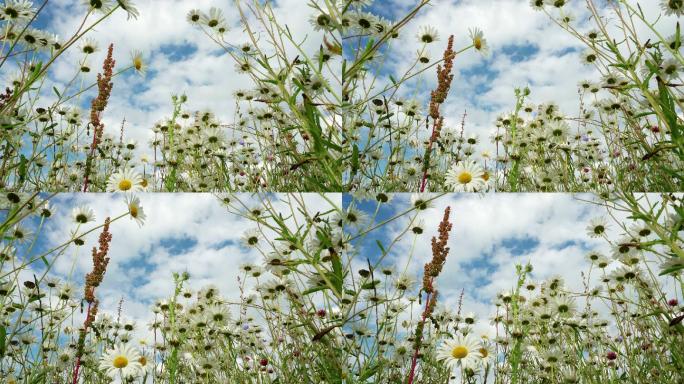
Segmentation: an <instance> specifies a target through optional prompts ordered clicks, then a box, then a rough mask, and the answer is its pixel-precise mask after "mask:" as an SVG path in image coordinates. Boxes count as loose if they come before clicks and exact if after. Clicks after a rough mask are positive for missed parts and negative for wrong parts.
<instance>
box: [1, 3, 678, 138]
mask: <svg viewBox="0 0 684 384" xmlns="http://www.w3.org/2000/svg"><path fill="white" fill-rule="evenodd" d="M134 3H135V4H136V6H137V8H138V9H139V11H140V17H139V18H138V19H136V20H133V19H131V20H127V19H126V15H125V13H124V12H116V13H115V14H114V15H113V16H112V17H111V18H110V19H108V20H106V21H105V22H103V23H102V24H101V25H98V26H97V27H96V29H95V31H93V32H92V33H89V34H87V35H86V37H91V38H93V39H95V41H97V42H98V44H99V46H100V51H99V52H96V53H95V54H94V55H92V58H91V60H90V61H91V66H92V67H93V70H92V71H91V73H89V74H87V75H86V76H84V79H83V81H84V84H88V83H90V82H93V81H94V80H95V76H96V73H97V72H98V71H99V69H100V68H101V64H102V60H103V58H104V56H105V50H106V47H107V46H108V45H109V43H114V46H115V52H114V57H115V59H116V60H117V63H118V64H119V65H120V66H125V65H129V63H130V55H131V52H132V51H135V50H139V51H142V53H143V56H144V57H145V62H146V65H147V67H148V72H147V75H146V76H145V77H144V78H143V77H140V76H137V75H135V74H133V73H129V74H126V75H124V77H123V78H120V79H118V80H115V84H114V89H113V93H112V97H111V99H110V103H109V106H108V107H107V110H106V112H105V114H104V121H105V124H106V126H107V128H106V129H107V130H108V131H109V132H111V133H116V134H117V136H118V129H119V127H120V124H121V121H122V120H123V118H126V121H127V124H126V130H125V136H126V138H130V139H135V140H138V141H139V142H141V143H144V142H146V141H147V140H148V139H149V138H151V137H152V133H151V128H152V127H153V125H154V123H155V122H157V121H159V120H161V119H162V118H164V117H166V116H168V115H169V114H170V112H171V100H170V98H171V95H172V94H180V93H186V94H187V95H188V96H189V103H188V105H187V109H189V110H201V109H205V108H208V109H211V110H213V111H214V112H216V114H217V115H218V116H219V117H220V118H221V119H223V121H224V122H232V121H233V119H234V117H235V116H234V113H235V103H234V102H233V99H232V93H233V91H235V90H237V89H241V88H249V87H250V86H251V82H250V80H249V79H248V78H247V77H246V76H244V75H241V74H238V73H236V72H235V69H234V67H233V62H232V59H231V58H230V57H229V56H228V55H226V54H225V53H224V52H222V50H221V49H219V48H218V46H217V45H216V44H215V43H214V42H212V41H211V40H210V39H209V38H208V37H206V36H205V35H204V34H203V33H202V32H201V31H199V30H198V29H196V28H194V27H193V26H191V25H190V24H189V23H187V22H186V14H187V12H188V11H190V10H191V9H193V8H198V9H200V10H203V11H207V10H208V9H209V8H210V7H212V6H216V7H219V8H221V9H222V10H223V11H224V15H225V18H226V22H227V24H228V25H229V26H230V27H231V29H230V30H229V31H228V32H227V34H226V40H227V41H229V42H230V43H232V44H241V43H243V42H246V41H247V37H246V35H245V34H244V33H243V32H242V28H241V27H240V26H239V22H238V20H239V17H238V16H239V15H238V12H237V10H236V8H235V6H234V5H233V1H232V0H196V1H192V2H188V1H183V0H165V1H164V5H165V6H163V7H160V6H159V2H158V1H157V0H137V1H135V2H134ZM304 3H305V2H304V0H277V1H274V4H275V5H274V11H275V13H276V14H277V15H278V16H279V17H280V21H281V23H283V24H286V25H287V26H288V28H289V29H290V30H291V31H292V33H293V35H294V36H296V37H297V38H299V39H303V38H304V37H306V36H308V38H307V39H306V41H305V43H304V49H305V50H306V51H309V52H311V51H317V49H318V47H319V45H320V33H319V32H315V31H313V28H312V26H311V24H310V23H309V20H308V18H309V16H310V15H311V14H312V13H313V11H312V9H311V8H309V7H307V6H303V4H304ZM415 3H416V2H415V1H414V0H387V1H375V2H374V4H373V6H372V7H371V8H370V9H371V10H373V11H374V12H377V13H379V14H382V15H383V16H385V17H387V18H390V19H394V20H396V19H397V18H398V17H400V16H402V15H403V14H405V12H406V11H407V10H408V9H410V8H411V7H412V6H413V5H415ZM642 3H643V4H641V5H642V8H643V9H644V10H645V12H646V14H647V15H649V16H650V17H653V16H656V15H657V14H658V13H659V7H658V4H657V2H655V1H652V2H642ZM47 8H48V11H47V13H46V14H45V15H43V17H41V19H40V20H39V24H38V25H39V26H41V27H44V28H45V29H47V30H48V31H50V32H54V33H57V34H58V35H59V36H61V37H62V38H63V39H64V38H67V37H68V36H71V33H73V31H74V29H75V27H76V26H77V25H78V23H79V22H80V21H81V18H82V16H83V15H84V14H85V11H86V9H85V6H84V5H83V3H82V1H80V0H51V1H50V2H49V3H48V6H47ZM293 9H296V10H297V12H293V11H292V10H293ZM552 13H554V12H552ZM567 13H570V14H572V15H574V16H575V17H576V18H577V20H578V21H577V23H578V24H577V27H578V29H579V30H586V29H588V25H587V23H586V20H585V19H586V16H587V12H586V10H584V9H583V6H582V4H581V2H573V3H572V4H571V5H569V7H568V10H567ZM673 20H674V19H672V18H667V17H666V18H664V21H663V23H662V25H663V26H664V27H663V28H665V29H667V28H669V29H670V30H665V31H663V33H664V34H666V35H667V34H669V33H670V32H671V30H672V29H673V28H674V23H673V22H672V21H673ZM422 26H432V27H435V28H436V29H437V30H438V31H439V36H440V40H439V41H438V42H437V43H434V44H431V46H430V47H429V51H430V53H431V55H432V57H433V58H436V57H441V55H442V52H443V50H444V46H445V44H446V40H447V38H448V36H449V35H450V34H454V35H455V38H456V43H455V45H456V47H464V46H467V45H468V44H469V38H468V30H469V28H475V27H477V28H480V29H482V30H483V31H484V34H485V38H486V39H487V40H488V42H489V45H490V46H491V51H492V55H491V56H490V57H488V58H483V57H481V56H480V55H479V54H477V53H476V52H474V51H470V52H467V53H466V54H463V55H460V56H459V57H457V58H456V61H455V70H456V77H455V79H454V83H453V86H452V91H451V94H450V96H449V98H448V99H447V102H446V104H445V105H444V106H443V111H442V112H443V113H444V114H445V115H446V124H447V127H449V126H451V127H457V126H458V125H459V124H460V121H461V116H462V114H463V112H464V111H466V110H467V111H468V119H467V121H466V132H467V133H475V134H477V135H479V136H480V138H481V142H482V145H483V148H491V146H490V144H489V139H488V135H489V133H490V132H491V131H492V129H493V128H494V125H493V123H494V121H495V119H496V117H497V115H499V114H500V113H504V112H508V111H510V110H511V109H512V108H513V106H514V97H513V89H514V88H515V87H522V86H525V85H529V86H530V87H531V89H532V100H533V101H535V102H545V101H548V100H554V101H556V102H557V103H558V104H559V105H560V106H561V109H562V110H563V111H565V112H566V113H568V114H572V113H574V112H575V111H576V110H577V97H576V84H577V82H578V81H580V80H585V79H590V80H595V79H596V78H598V74H597V73H596V72H595V71H594V70H593V69H592V68H591V67H587V66H584V65H582V64H581V63H580V60H579V53H578V52H577V49H578V47H579V44H578V43H577V41H575V40H574V39H573V38H572V37H570V36H569V35H568V34H567V33H566V32H564V31H562V30H561V28H559V27H558V26H557V25H555V24H554V23H553V22H552V21H551V20H550V19H549V18H548V17H547V16H546V15H545V14H544V13H542V12H539V11H535V10H533V9H532V8H531V7H530V6H529V2H528V1H527V0H486V1H483V0H433V1H431V3H430V5H428V6H426V7H425V8H424V9H423V10H422V11H421V12H420V13H419V14H418V15H417V16H416V18H415V19H414V20H413V21H412V23H410V24H409V25H408V26H407V27H406V28H405V29H404V32H403V34H402V36H401V37H400V39H399V41H398V42H396V43H394V45H393V47H392V53H391V60H390V61H389V64H391V65H390V66H389V67H387V68H386V71H389V70H391V71H393V72H395V74H396V73H402V72H403V70H404V69H405V68H406V66H407V65H408V64H407V63H408V62H410V61H411V59H413V58H414V57H415V55H416V51H417V49H418V48H419V46H420V44H419V42H418V41H417V39H416V37H415V35H416V33H417V31H418V29H419V28H420V27H422ZM666 27H667V28H666ZM82 58H83V56H82V54H80V53H79V52H78V50H77V49H74V50H72V51H70V52H68V53H67V54H66V55H64V56H63V57H62V58H61V59H60V60H59V61H58V62H57V63H56V65H55V67H54V68H53V71H52V73H51V78H52V79H53V80H54V81H56V83H57V84H56V85H57V88H60V84H62V85H63V84H66V82H68V81H69V79H71V78H72V77H73V76H74V74H75V73H76V68H77V65H78V62H79V60H81V59H82ZM4 72H5V73H3V74H0V78H2V77H5V76H10V75H11V73H10V71H4ZM385 81H388V79H387V78H385ZM435 82H436V79H435V75H434V70H429V71H428V72H427V73H426V74H425V76H423V77H422V78H421V79H416V81H414V82H412V83H410V86H408V87H406V89H405V90H404V91H403V92H404V93H403V96H415V97H418V98H419V99H422V100H425V99H426V98H427V97H428V95H429V91H430V90H431V89H432V88H434V85H435ZM51 88H52V87H46V93H47V94H46V96H45V97H46V99H50V98H52V97H54V95H51V93H52V91H51ZM93 95H94V90H93V91H91V92H88V93H86V94H85V95H83V96H82V97H81V99H80V100H79V101H77V103H79V104H80V105H81V106H83V107H84V109H87V108H88V103H89V102H90V100H91V98H92V97H93Z"/></svg>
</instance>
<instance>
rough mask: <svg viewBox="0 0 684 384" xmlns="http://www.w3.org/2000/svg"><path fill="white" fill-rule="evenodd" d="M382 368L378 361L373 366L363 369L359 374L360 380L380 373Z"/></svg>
mask: <svg viewBox="0 0 684 384" xmlns="http://www.w3.org/2000/svg"><path fill="white" fill-rule="evenodd" d="M379 369H380V363H379V362H376V363H375V364H373V365H372V366H370V367H368V368H365V367H364V369H363V370H362V371H361V374H360V375H359V379H360V380H366V379H367V378H369V377H371V376H373V375H375V374H376V373H378V370H379Z"/></svg>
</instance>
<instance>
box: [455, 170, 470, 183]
mask: <svg viewBox="0 0 684 384" xmlns="http://www.w3.org/2000/svg"><path fill="white" fill-rule="evenodd" d="M472 180H473V175H471V174H470V172H467V171H463V172H461V174H460V175H458V182H459V183H461V184H468V183H470V182H471V181H472Z"/></svg>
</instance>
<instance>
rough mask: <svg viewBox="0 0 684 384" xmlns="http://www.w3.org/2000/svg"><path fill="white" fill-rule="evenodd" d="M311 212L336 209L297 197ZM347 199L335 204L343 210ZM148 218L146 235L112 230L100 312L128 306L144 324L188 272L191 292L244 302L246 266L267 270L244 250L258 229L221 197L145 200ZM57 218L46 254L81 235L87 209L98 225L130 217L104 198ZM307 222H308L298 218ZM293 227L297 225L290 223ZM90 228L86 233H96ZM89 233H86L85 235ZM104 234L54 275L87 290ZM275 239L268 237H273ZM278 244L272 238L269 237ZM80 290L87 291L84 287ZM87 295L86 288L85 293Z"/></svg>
mask: <svg viewBox="0 0 684 384" xmlns="http://www.w3.org/2000/svg"><path fill="white" fill-rule="evenodd" d="M265 196H266V195H247V194H243V195H240V199H241V201H242V202H244V203H245V204H246V205H247V206H248V207H253V206H257V205H259V204H262V203H265V201H262V200H260V199H261V198H264V197H265ZM297 196H301V197H299V198H300V199H301V200H302V201H303V202H305V204H306V207H307V209H309V210H310V212H313V213H315V212H318V211H321V212H322V211H325V210H329V209H330V208H331V203H329V202H328V201H326V200H325V199H323V198H322V197H321V196H319V195H316V194H302V195H297ZM282 198H284V196H283V195H270V197H269V200H270V201H271V203H272V205H273V207H274V209H276V210H277V211H280V212H283V214H284V215H287V213H288V212H289V211H288V210H287V209H286V205H285V204H284V202H283V201H282V200H281V199H282ZM340 198H341V195H339V194H329V195H328V199H330V201H331V202H332V203H333V204H336V205H337V206H339V205H340V204H341V202H340ZM140 199H141V202H142V206H143V207H144V210H145V213H146V214H147V220H146V223H145V225H143V226H142V227H139V226H138V225H137V224H136V223H135V222H134V221H132V220H130V219H129V218H128V217H124V218H122V219H120V220H118V221H115V222H114V223H112V225H111V227H110V232H111V233H112V242H111V246H110V250H109V253H108V256H109V257H110V262H109V266H108V268H107V272H106V274H105V278H104V281H103V283H102V285H101V286H100V287H98V289H97V291H96V295H97V297H98V298H99V299H100V301H101V307H100V308H101V311H102V312H104V313H116V312H117V308H118V306H119V301H120V300H121V299H123V312H124V313H125V314H126V316H127V317H129V318H132V319H134V320H137V321H139V322H142V321H144V320H148V319H150V318H151V314H152V313H151V311H150V306H151V304H153V303H154V302H155V301H156V300H159V299H164V298H167V297H169V296H170V295H171V294H172V293H173V288H174V283H173V277H172V275H173V273H181V272H188V273H189V274H190V276H191V279H190V281H189V282H188V284H189V287H190V288H192V289H195V290H196V289H199V288H201V287H203V286H206V285H209V284H213V285H216V286H217V287H218V288H219V290H220V292H221V293H222V295H223V296H224V297H226V298H227V299H229V300H233V301H238V299H239V293H240V290H239V283H238V275H239V273H238V267H239V265H241V264H242V263H247V262H250V263H254V264H263V257H262V256H261V254H260V253H259V252H257V251H256V250H254V249H246V248H244V247H243V246H241V245H240V237H241V236H242V234H243V233H244V231H245V230H246V229H247V228H252V227H255V224H254V223H253V222H252V221H250V220H248V219H245V218H243V217H239V216H237V215H235V214H233V213H230V212H229V211H228V209H227V208H226V207H224V206H223V205H222V204H221V202H220V201H219V199H218V198H217V197H216V196H213V195H210V194H151V193H150V194H142V195H140ZM52 203H53V204H54V206H55V208H56V210H57V213H56V214H55V215H54V218H53V219H51V220H50V221H49V222H48V225H47V226H46V228H45V231H46V232H45V233H44V235H45V238H46V239H47V240H46V242H47V243H46V244H45V245H46V246H55V245H59V244H62V243H63V242H64V241H65V240H67V239H69V234H70V231H71V230H72V229H74V228H75V225H74V223H73V222H72V220H71V217H70V210H71V208H72V207H74V206H80V205H87V206H89V207H92V208H93V210H94V211H95V217H96V223H101V222H103V221H104V219H105V217H112V218H114V217H117V216H118V215H120V214H122V213H125V212H127V208H126V206H125V204H124V202H123V197H122V196H116V195H105V194H60V195H58V196H57V197H56V198H54V199H53V201H52ZM295 216H296V217H298V218H299V219H300V220H301V214H297V215H295ZM287 222H288V223H290V224H293V222H292V219H288V220H287ZM94 224H95V223H88V225H86V228H92V227H94ZM83 230H84V229H83V228H82V229H81V232H82V231H83ZM99 233H100V230H96V231H94V232H92V233H90V234H89V235H87V237H86V243H85V245H84V246H82V247H73V246H72V247H70V248H69V251H68V252H66V253H65V254H64V255H62V256H60V258H59V259H57V261H56V262H55V265H54V267H53V269H52V270H51V272H50V274H51V275H56V276H60V277H61V278H63V279H71V280H74V281H76V282H80V281H82V279H83V276H85V274H86V273H88V272H89V271H90V270H91V268H92V259H91V256H90V250H91V249H92V247H93V246H95V245H96V244H97V238H98V235H99ZM267 233H268V232H267ZM270 236H271V237H273V235H272V234H271V235H270ZM79 287H80V285H79ZM79 289H82V288H79Z"/></svg>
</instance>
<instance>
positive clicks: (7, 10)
mask: <svg viewBox="0 0 684 384" xmlns="http://www.w3.org/2000/svg"><path fill="white" fill-rule="evenodd" d="M42 3H43V2H35V1H29V0H27V1H23V0H22V1H14V0H12V1H10V0H8V1H5V2H3V3H2V4H0V11H2V17H1V18H0V27H2V29H3V31H6V32H5V33H3V34H2V35H0V38H1V39H2V45H1V47H2V48H0V68H1V70H0V82H1V83H2V90H3V91H2V95H1V98H0V126H1V128H2V129H1V130H0V132H1V133H0V134H1V135H2V136H1V137H0V138H1V140H2V143H0V144H2V145H0V155H1V157H2V163H1V164H0V186H1V187H2V188H3V189H8V190H13V191H18V192H19V191H26V192H32V191H54V192H61V191H69V192H77V191H83V192H102V191H116V190H127V191H132V190H144V191H151V192H203V191H206V192H239V191H273V192H275V191H292V192H305V191H333V192H334V191H340V190H341V177H342V162H341V161H342V160H341V156H342V136H341V133H340V131H341V130H340V126H339V118H337V117H336V115H339V111H338V108H339V101H340V94H341V91H340V90H341V84H340V83H339V80H338V79H339V77H340V76H339V74H340V73H341V60H340V57H339V56H340V54H341V42H340V40H339V34H338V32H337V31H336V30H335V29H333V28H328V24H329V22H330V20H329V16H326V15H328V14H331V15H334V14H335V9H336V8H335V7H334V6H333V5H332V4H333V3H335V2H333V3H331V2H329V1H317V2H312V3H311V4H307V2H304V1H301V0H287V1H286V0H281V1H277V2H264V1H258V0H247V1H244V0H240V1H232V0H221V1H218V0H216V1H201V2H188V1H184V0H164V2H163V3H160V2H159V1H153V0H139V1H131V0H125V1H124V0H117V1H113V0H106V1H82V0H65V1H58V2H54V1H51V2H47V3H45V4H42ZM293 9H294V10H296V11H293Z"/></svg>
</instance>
